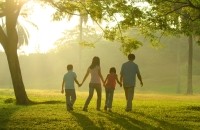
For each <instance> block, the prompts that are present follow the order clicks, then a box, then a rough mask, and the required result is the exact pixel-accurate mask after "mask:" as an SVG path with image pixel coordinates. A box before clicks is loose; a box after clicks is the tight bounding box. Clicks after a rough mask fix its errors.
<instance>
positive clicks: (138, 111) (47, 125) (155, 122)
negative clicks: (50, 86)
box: [0, 89, 200, 130]
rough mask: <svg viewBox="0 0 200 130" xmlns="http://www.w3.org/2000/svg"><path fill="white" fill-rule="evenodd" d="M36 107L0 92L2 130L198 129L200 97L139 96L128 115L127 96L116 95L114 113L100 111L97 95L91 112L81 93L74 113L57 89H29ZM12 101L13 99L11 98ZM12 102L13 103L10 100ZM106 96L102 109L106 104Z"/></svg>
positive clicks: (3, 90) (0, 126)
mask: <svg viewBox="0 0 200 130" xmlns="http://www.w3.org/2000/svg"><path fill="white" fill-rule="evenodd" d="M27 93H28V95H29V98H30V99H31V100H33V101H36V102H38V103H37V104H35V105H29V106H20V105H15V104H14V103H12V99H14V95H13V92H12V90H7V89H0V129H59V130H61V129H73V130H76V129H80V130H82V129H84V130H107V129H108V130H111V129H115V130H120V129H121V130H126V129H127V130H154V129H163V130H198V129H200V102H199V101H200V95H193V96H187V95H159V94H140V93H136V95H135V98H134V102H133V103H134V105H133V108H134V109H133V111H132V112H125V111H124V106H125V97H124V93H115V95H114V102H113V112H112V113H110V112H105V111H103V110H102V111H96V109H95V105H96V94H95V95H94V97H93V99H92V101H91V103H90V105H89V108H88V112H84V111H82V107H83V104H84V102H85V100H86V98H87V93H84V92H77V101H76V103H75V106H74V109H75V110H74V111H73V112H67V111H66V108H65V97H64V95H62V94H61V93H60V92H59V91H56V90H27ZM10 98H12V99H10ZM8 99H9V100H8ZM104 99H105V98H104V94H103V99H102V108H103V105H104V101H105V100H104Z"/></svg>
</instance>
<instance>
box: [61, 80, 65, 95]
mask: <svg viewBox="0 0 200 130" xmlns="http://www.w3.org/2000/svg"><path fill="white" fill-rule="evenodd" d="M64 84H65V81H64V80H63V82H62V89H61V93H64Z"/></svg>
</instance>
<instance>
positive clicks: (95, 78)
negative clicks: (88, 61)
mask: <svg viewBox="0 0 200 130" xmlns="http://www.w3.org/2000/svg"><path fill="white" fill-rule="evenodd" d="M89 71H90V74H91V80H90V83H97V84H101V80H100V76H99V71H101V68H100V66H96V67H95V68H93V69H90V68H89Z"/></svg>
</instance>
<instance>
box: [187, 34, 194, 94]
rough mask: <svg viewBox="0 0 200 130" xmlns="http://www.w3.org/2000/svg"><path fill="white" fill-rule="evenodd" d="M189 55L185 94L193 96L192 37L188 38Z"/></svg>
mask: <svg viewBox="0 0 200 130" xmlns="http://www.w3.org/2000/svg"><path fill="white" fill-rule="evenodd" d="M188 43H189V55H188V86H187V94H193V89H192V58H193V40H192V35H190V36H189V39H188Z"/></svg>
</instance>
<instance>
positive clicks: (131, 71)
mask: <svg viewBox="0 0 200 130" xmlns="http://www.w3.org/2000/svg"><path fill="white" fill-rule="evenodd" d="M134 60H135V55H134V54H129V55H128V61H127V62H125V63H123V64H122V66H121V71H120V80H119V79H118V76H117V74H116V69H115V67H111V68H110V71H109V74H108V75H107V77H106V79H105V81H104V78H103V76H102V74H101V67H100V58H99V57H97V56H95V57H93V59H92V63H91V65H90V66H89V67H88V69H87V72H86V74H85V76H84V78H83V81H82V83H81V84H80V83H79V82H78V81H77V76H76V73H75V72H73V66H72V65H68V66H67V70H68V72H67V73H66V74H65V75H64V77H63V83H62V90H61V92H62V93H64V86H65V95H66V108H67V111H71V110H73V105H74V102H75V101H76V92H75V86H74V82H76V84H77V85H78V86H79V87H80V86H82V85H83V83H84V82H85V80H86V79H87V77H88V76H89V75H90V77H91V78H90V82H89V95H88V97H87V99H86V101H85V104H84V107H83V111H88V106H89V104H90V101H91V99H92V97H93V95H94V90H95V91H96V93H97V102H96V110H97V111H100V108H101V98H102V87H101V82H102V83H103V86H104V87H105V93H106V101H105V106H104V110H106V111H107V110H108V111H109V112H112V102H113V96H114V90H115V86H116V82H117V83H118V84H119V85H120V87H122V86H123V88H124V92H125V97H126V108H125V111H127V112H129V111H132V101H133V98H134V90H135V86H136V77H137V78H138V79H139V81H140V84H141V87H142V86H143V82H142V77H141V75H140V71H139V67H138V65H137V64H136V63H134Z"/></svg>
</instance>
